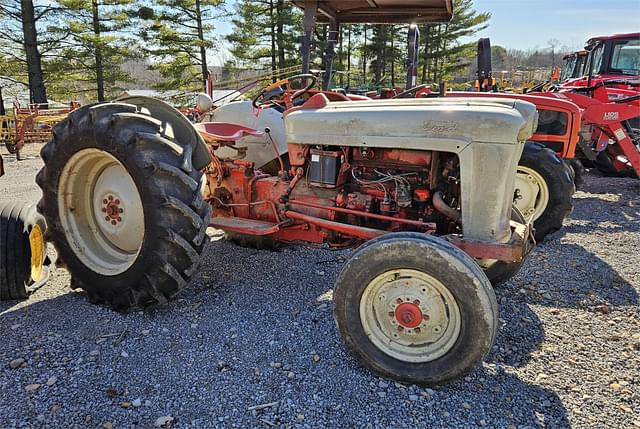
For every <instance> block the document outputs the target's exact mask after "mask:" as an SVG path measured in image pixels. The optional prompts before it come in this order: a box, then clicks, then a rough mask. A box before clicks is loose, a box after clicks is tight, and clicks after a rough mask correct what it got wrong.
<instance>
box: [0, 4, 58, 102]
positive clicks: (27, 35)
mask: <svg viewBox="0 0 640 429" xmlns="http://www.w3.org/2000/svg"><path fill="white" fill-rule="evenodd" d="M57 11H58V7H57V6H56V5H55V3H54V2H48V3H45V4H35V5H34V2H33V1H32V0H22V1H20V2H16V1H15V0H0V38H1V39H2V40H3V43H2V44H0V58H1V59H2V64H0V75H6V76H10V77H12V79H13V80H14V81H20V82H24V83H25V84H26V85H27V86H28V87H29V93H30V99H31V101H32V102H34V103H47V101H48V100H47V90H46V86H45V78H44V72H43V68H44V65H43V62H44V60H45V58H44V57H46V55H47V53H48V52H49V51H50V50H51V49H52V48H53V47H57V45H58V43H59V42H60V39H58V38H57V37H56V36H53V35H52V34H51V33H50V32H48V31H47V26H48V23H47V21H46V20H47V18H51V17H52V15H56V13H57Z"/></svg>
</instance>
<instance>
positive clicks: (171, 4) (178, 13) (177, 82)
mask: <svg viewBox="0 0 640 429" xmlns="http://www.w3.org/2000/svg"><path fill="white" fill-rule="evenodd" d="M222 3H223V1H222V0H159V1H154V2H152V3H151V4H150V5H151V6H150V7H143V8H141V9H140V16H141V17H142V18H143V19H145V20H146V21H147V25H146V29H145V31H143V33H142V36H143V40H144V41H145V42H147V44H148V45H149V47H148V51H149V53H150V54H151V55H152V56H153V58H154V60H155V65H154V68H155V69H157V70H159V71H160V74H161V75H162V76H163V77H164V78H165V81H164V82H163V83H161V84H160V85H158V88H160V89H183V90H202V88H203V86H204V85H205V84H206V81H207V77H208V75H209V61H208V58H207V50H208V49H211V48H214V47H215V46H216V43H215V40H214V37H213V29H214V27H213V23H212V21H213V20H214V19H215V18H217V17H218V15H219V13H220V12H221V11H220V6H221V5H222Z"/></svg>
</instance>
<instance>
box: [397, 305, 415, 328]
mask: <svg viewBox="0 0 640 429" xmlns="http://www.w3.org/2000/svg"><path fill="white" fill-rule="evenodd" d="M418 304H420V301H418V300H416V303H415V304H414V303H413V302H405V303H402V304H400V305H398V306H397V307H396V311H395V312H394V313H393V315H394V316H395V318H396V320H397V322H398V324H399V325H400V326H403V327H405V328H417V327H418V326H420V324H421V323H422V311H420V307H418Z"/></svg>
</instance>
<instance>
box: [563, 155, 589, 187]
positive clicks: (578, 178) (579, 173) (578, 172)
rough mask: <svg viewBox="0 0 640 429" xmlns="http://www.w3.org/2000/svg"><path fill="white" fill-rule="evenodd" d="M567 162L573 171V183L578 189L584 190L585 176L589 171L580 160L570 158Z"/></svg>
mask: <svg viewBox="0 0 640 429" xmlns="http://www.w3.org/2000/svg"><path fill="white" fill-rule="evenodd" d="M567 162H568V163H569V165H570V166H571V169H572V171H573V183H574V184H575V186H576V189H580V188H582V185H583V184H584V175H585V174H586V173H587V170H586V169H585V168H584V165H582V162H581V161H580V160H579V159H578V158H570V159H568V160H567Z"/></svg>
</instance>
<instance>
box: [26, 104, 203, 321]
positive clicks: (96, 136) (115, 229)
mask: <svg viewBox="0 0 640 429" xmlns="http://www.w3.org/2000/svg"><path fill="white" fill-rule="evenodd" d="M172 134H173V133H171V130H170V129H168V127H167V125H166V124H164V123H162V122H161V121H158V120H156V119H154V118H153V117H151V116H150V115H148V114H144V113H141V112H140V111H139V110H138V108H137V107H136V106H134V105H130V104H124V103H106V104H97V105H93V106H85V107H83V108H81V109H78V110H76V111H74V112H72V113H71V114H70V115H69V116H68V117H67V119H65V120H64V121H62V122H61V123H59V124H58V125H56V126H55V128H54V130H53V139H52V140H51V141H49V142H48V143H47V144H46V145H45V146H44V147H43V149H42V151H41V156H42V159H43V161H44V163H45V166H44V167H43V168H42V170H40V172H39V173H38V176H37V178H36V182H37V183H38V185H39V186H40V187H41V188H42V192H43V197H42V200H41V201H40V203H39V205H38V209H39V210H40V212H41V213H42V214H43V215H44V216H45V218H46V220H47V224H48V226H49V229H48V234H47V237H48V238H49V240H50V241H51V242H53V244H54V245H55V247H56V249H57V250H58V255H59V263H60V264H61V265H63V266H64V267H66V268H67V269H68V270H69V272H70V273H71V276H72V279H71V287H73V288H81V289H84V290H85V291H86V292H87V295H88V296H89V298H90V299H91V300H92V301H93V302H97V303H104V304H106V305H108V306H110V307H112V308H114V309H118V310H124V309H129V308H144V307H147V306H149V305H154V304H158V303H163V302H165V301H166V300H167V299H169V298H171V297H172V296H174V295H175V294H176V293H178V292H179V291H180V290H181V289H182V288H183V287H184V286H185V285H186V284H187V282H188V281H189V279H190V278H191V277H192V276H193V274H194V273H195V271H196V268H197V266H198V263H199V259H200V254H201V252H202V250H203V248H204V245H205V242H206V240H205V236H206V235H205V232H206V228H207V226H208V220H209V216H210V211H211V209H210V206H209V205H208V204H206V203H205V202H204V201H203V198H202V195H201V193H200V180H201V178H202V173H201V172H200V171H197V170H194V169H193V167H192V164H191V153H192V152H191V150H190V144H189V143H190V142H182V141H179V140H177V139H176V138H175V137H173V136H172Z"/></svg>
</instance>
